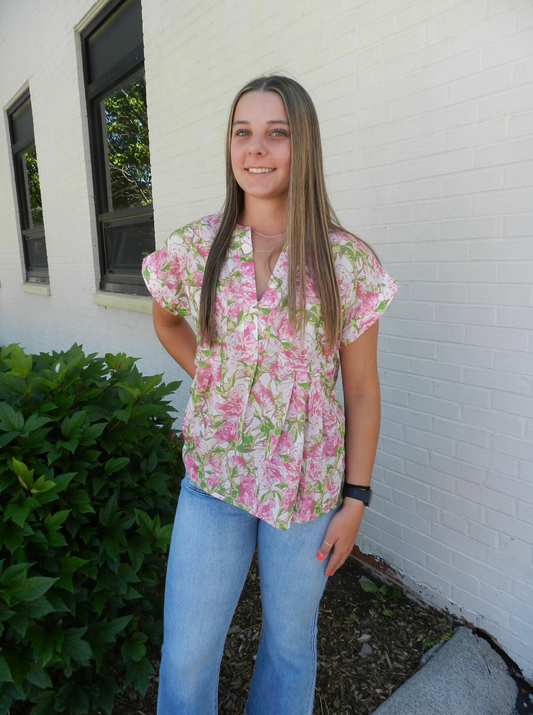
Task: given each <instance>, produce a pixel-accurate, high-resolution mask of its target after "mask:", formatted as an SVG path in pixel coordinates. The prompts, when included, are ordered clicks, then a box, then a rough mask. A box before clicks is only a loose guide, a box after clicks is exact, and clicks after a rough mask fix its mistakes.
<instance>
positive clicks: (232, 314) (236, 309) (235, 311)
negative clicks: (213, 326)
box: [228, 298, 242, 323]
mask: <svg viewBox="0 0 533 715" xmlns="http://www.w3.org/2000/svg"><path fill="white" fill-rule="evenodd" d="M241 312H242V306H241V304H240V303H239V302H237V301H236V300H235V299H233V298H232V302H231V303H230V302H229V301H228V317H229V319H230V320H231V321H232V322H233V323H236V322H237V321H238V320H239V316H240V314H241Z"/></svg>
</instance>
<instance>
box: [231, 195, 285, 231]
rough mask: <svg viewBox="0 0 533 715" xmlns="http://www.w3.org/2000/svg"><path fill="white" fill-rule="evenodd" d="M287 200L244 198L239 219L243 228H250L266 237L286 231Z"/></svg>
mask: <svg viewBox="0 0 533 715" xmlns="http://www.w3.org/2000/svg"><path fill="white" fill-rule="evenodd" d="M286 219H287V199H286V197H283V198H282V199H281V200H274V199H271V200H269V201H261V200H258V199H255V198H254V197H248V196H246V195H245V197H244V209H243V211H242V214H241V216H240V219H239V223H240V224H242V225H243V226H251V227H252V228H253V229H255V230H256V231H260V232H261V233H264V234H266V235H268V236H275V235H277V234H280V233H283V232H284V231H285V229H286Z"/></svg>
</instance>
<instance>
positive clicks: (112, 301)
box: [93, 291, 152, 315]
mask: <svg viewBox="0 0 533 715" xmlns="http://www.w3.org/2000/svg"><path fill="white" fill-rule="evenodd" d="M93 303H96V305H103V306H104V307H105V308H118V309H119V310H131V311H132V312H134V313H147V314H148V315H151V314H152V298H151V296H143V295H125V294H124V293H104V292H103V291H98V293H93Z"/></svg>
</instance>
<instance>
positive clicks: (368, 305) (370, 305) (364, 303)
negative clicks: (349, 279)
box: [357, 283, 379, 315]
mask: <svg viewBox="0 0 533 715" xmlns="http://www.w3.org/2000/svg"><path fill="white" fill-rule="evenodd" d="M357 297H358V298H359V304H358V306H357V312H358V314H359V315H368V314H369V313H373V312H374V311H375V309H376V308H377V307H378V304H379V295H378V294H377V293H371V292H369V293H367V292H365V286H364V285H363V284H362V283H358V284H357Z"/></svg>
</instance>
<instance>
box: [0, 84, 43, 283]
mask: <svg viewBox="0 0 533 715" xmlns="http://www.w3.org/2000/svg"><path fill="white" fill-rule="evenodd" d="M8 117H9V127H10V135H11V145H12V152H13V168H14V170H15V171H14V173H15V184H16V189H17V200H18V209H19V217H20V228H21V238H22V245H23V249H24V261H25V268H26V280H27V281H29V282H39V283H48V278H49V276H48V260H47V256H46V241H45V233H44V216H43V203H42V199H41V182H40V180H39V166H38V163H37V150H36V147H35V138H34V132H33V114H32V107H31V97H30V96H29V91H26V92H25V94H24V95H23V96H22V97H20V99H19V100H18V102H17V103H16V104H15V105H14V108H13V110H12V111H8Z"/></svg>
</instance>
